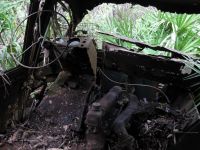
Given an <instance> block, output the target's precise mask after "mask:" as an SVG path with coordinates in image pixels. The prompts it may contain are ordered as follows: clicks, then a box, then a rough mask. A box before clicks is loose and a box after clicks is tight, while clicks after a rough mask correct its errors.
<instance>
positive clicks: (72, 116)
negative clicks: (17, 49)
mask: <svg viewBox="0 0 200 150" xmlns="http://www.w3.org/2000/svg"><path fill="white" fill-rule="evenodd" d="M87 80H88V79H86V78H82V79H81V81H80V83H79V85H78V86H79V87H78V88H76V89H72V88H69V87H65V88H59V89H57V90H56V91H53V92H51V93H50V94H48V95H47V96H45V97H44V99H43V100H42V102H41V103H40V105H39V106H38V107H37V109H36V110H35V111H34V112H33V113H32V114H31V115H30V117H29V119H28V120H27V121H25V122H24V123H22V124H15V125H14V124H13V127H12V128H10V129H9V130H8V132H7V134H6V135H0V139H1V141H0V150H30V149H31V150H35V149H37V150H46V149H47V150H61V149H64V150H69V149H72V147H75V146H76V145H77V144H76V143H77V142H78V138H77V136H76V132H75V131H74V130H75V129H77V128H78V124H79V123H80V116H81V114H82V112H83V108H84V107H83V106H84V100H85V99H86V96H87V91H88V89H89V87H90V82H88V81H87Z"/></svg>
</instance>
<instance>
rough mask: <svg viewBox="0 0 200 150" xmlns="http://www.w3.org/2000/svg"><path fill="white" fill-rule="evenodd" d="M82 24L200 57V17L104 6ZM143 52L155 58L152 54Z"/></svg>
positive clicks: (118, 41)
mask: <svg viewBox="0 0 200 150" xmlns="http://www.w3.org/2000/svg"><path fill="white" fill-rule="evenodd" d="M83 22H87V23H88V22H89V23H91V24H93V25H94V26H95V27H96V29H97V30H100V31H104V32H111V33H114V34H117V35H123V36H126V37H130V38H135V39H137V40H139V41H143V42H146V43H149V44H152V45H161V46H164V47H168V48H173V49H177V50H180V51H183V52H186V53H190V54H193V55H199V54H200V38H199V37H200V15H189V14H175V13H164V12H161V11H159V10H157V9H155V8H153V7H146V8H145V7H141V6H138V5H135V6H132V5H131V4H124V5H114V4H103V5H101V6H99V7H97V8H95V9H94V10H93V11H90V12H89V13H88V15H87V16H86V17H85V18H84V20H83ZM100 38H101V39H103V40H106V41H109V42H112V43H115V44H118V45H120V46H125V47H127V48H134V45H131V44H130V43H125V42H122V41H120V40H118V39H114V38H111V37H107V36H103V37H100ZM145 52H147V53H151V54H157V53H156V52H153V51H152V50H146V51H145Z"/></svg>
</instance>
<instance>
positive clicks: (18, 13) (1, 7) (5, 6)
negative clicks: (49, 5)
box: [0, 0, 28, 70]
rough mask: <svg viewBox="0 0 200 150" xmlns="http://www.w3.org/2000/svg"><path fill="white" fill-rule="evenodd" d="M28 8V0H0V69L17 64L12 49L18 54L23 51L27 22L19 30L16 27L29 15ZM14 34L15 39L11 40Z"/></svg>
mask: <svg viewBox="0 0 200 150" xmlns="http://www.w3.org/2000/svg"><path fill="white" fill-rule="evenodd" d="M27 8H28V0H17V1H15V0H3V1H2V0H1V1H0V70H7V69H9V68H13V67H14V66H16V64H15V63H14V61H13V60H12V58H11V56H10V54H9V53H11V51H12V52H14V53H16V54H20V53H21V50H22V45H23V35H24V31H25V23H24V24H22V25H21V26H20V27H19V28H18V31H17V32H15V29H16V28H17V26H18V25H19V23H20V22H21V21H22V20H23V19H24V18H25V16H26V15H27ZM14 32H15V34H14ZM13 34H14V36H13ZM12 36H13V41H12V42H11V37H12ZM11 44H12V46H11ZM11 47H12V50H11Z"/></svg>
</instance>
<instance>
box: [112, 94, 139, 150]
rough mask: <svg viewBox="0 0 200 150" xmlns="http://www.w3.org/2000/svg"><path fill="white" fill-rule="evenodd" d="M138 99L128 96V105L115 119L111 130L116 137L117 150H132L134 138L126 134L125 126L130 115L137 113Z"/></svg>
mask: <svg viewBox="0 0 200 150" xmlns="http://www.w3.org/2000/svg"><path fill="white" fill-rule="evenodd" d="M137 109H138V98H137V97H136V96H135V95H132V94H131V95H129V103H128V105H127V107H126V108H125V110H124V111H123V112H122V113H121V114H120V115H119V116H118V117H117V118H116V119H115V121H114V123H113V130H114V132H115V133H116V134H117V136H118V141H119V148H120V149H124V148H125V149H127V150H133V140H134V138H133V137H132V136H131V135H129V134H128V132H127V129H126V125H127V123H128V122H129V120H130V118H131V116H132V114H133V113H134V112H137Z"/></svg>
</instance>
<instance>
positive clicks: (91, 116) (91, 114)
mask: <svg viewBox="0 0 200 150" xmlns="http://www.w3.org/2000/svg"><path fill="white" fill-rule="evenodd" d="M121 92H122V88H121V87H119V86H114V87H113V88H111V89H110V90H109V92H108V93H107V94H106V95H104V96H103V98H102V99H101V100H100V101H99V102H95V103H93V104H92V107H91V108H90V109H89V111H88V113H87V116H86V120H85V124H86V125H87V131H86V140H87V145H86V150H103V149H104V148H105V135H104V132H103V130H102V121H103V119H102V118H103V117H104V116H106V114H107V113H108V112H109V111H110V110H112V108H113V107H114V106H115V104H116V102H117V97H118V96H119V95H120V93H121Z"/></svg>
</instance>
